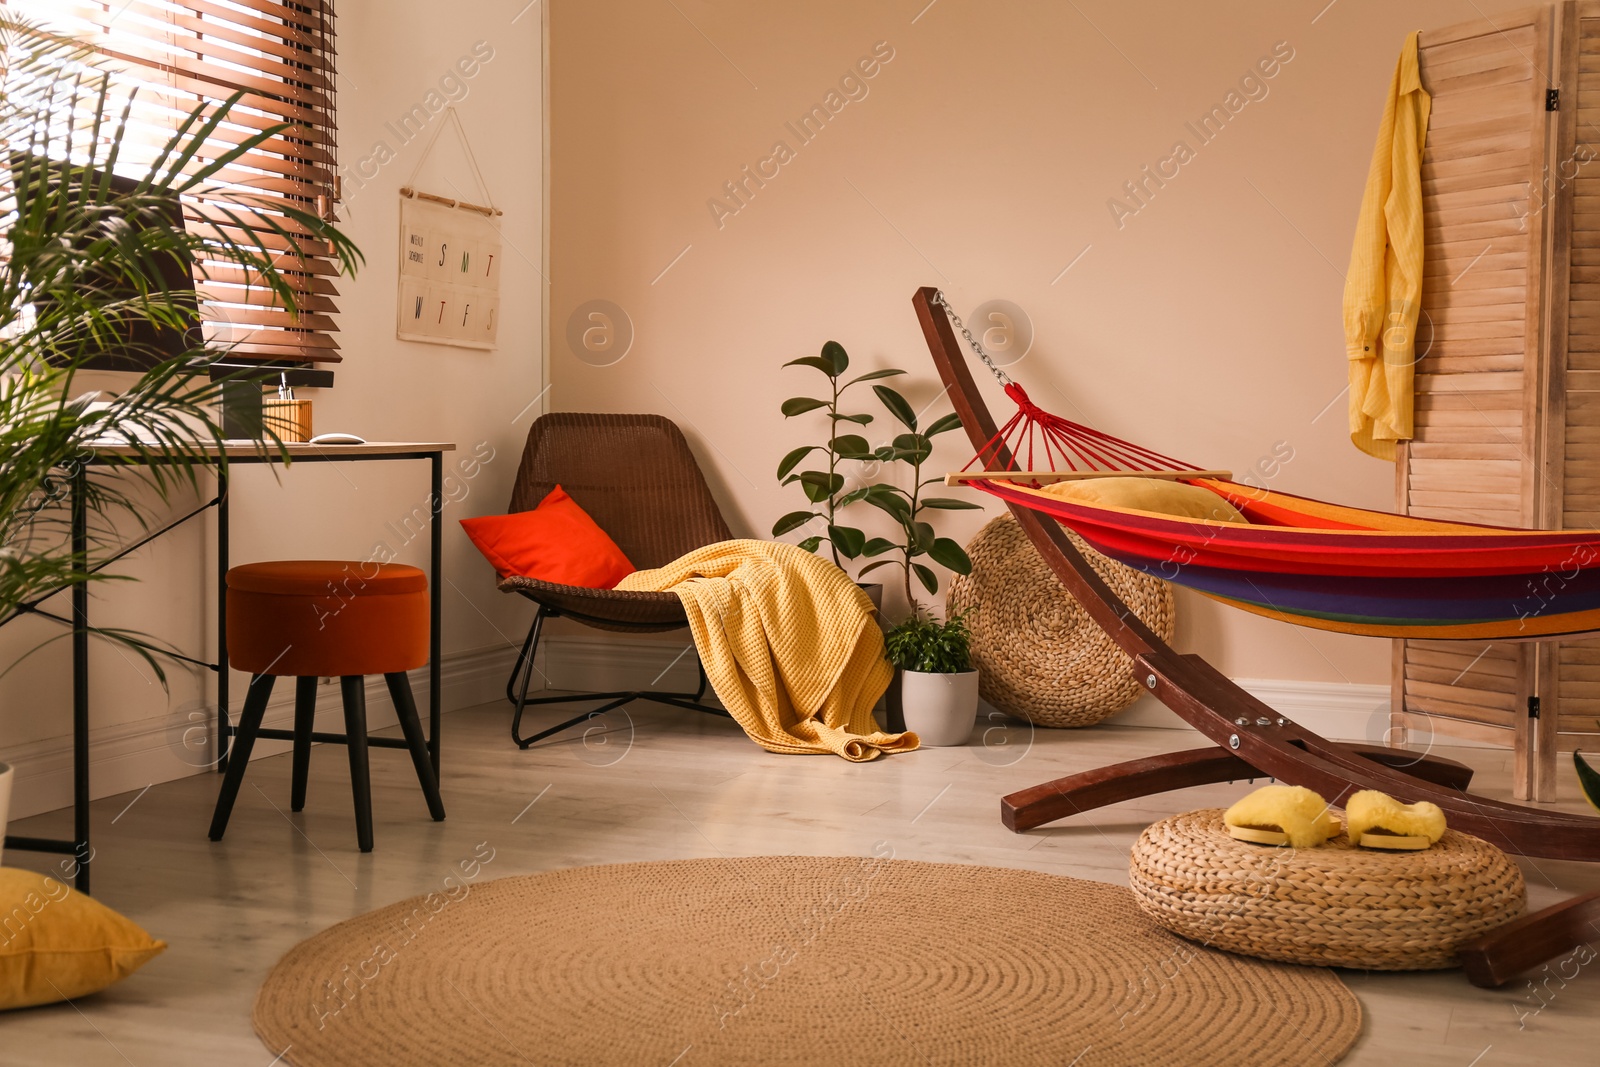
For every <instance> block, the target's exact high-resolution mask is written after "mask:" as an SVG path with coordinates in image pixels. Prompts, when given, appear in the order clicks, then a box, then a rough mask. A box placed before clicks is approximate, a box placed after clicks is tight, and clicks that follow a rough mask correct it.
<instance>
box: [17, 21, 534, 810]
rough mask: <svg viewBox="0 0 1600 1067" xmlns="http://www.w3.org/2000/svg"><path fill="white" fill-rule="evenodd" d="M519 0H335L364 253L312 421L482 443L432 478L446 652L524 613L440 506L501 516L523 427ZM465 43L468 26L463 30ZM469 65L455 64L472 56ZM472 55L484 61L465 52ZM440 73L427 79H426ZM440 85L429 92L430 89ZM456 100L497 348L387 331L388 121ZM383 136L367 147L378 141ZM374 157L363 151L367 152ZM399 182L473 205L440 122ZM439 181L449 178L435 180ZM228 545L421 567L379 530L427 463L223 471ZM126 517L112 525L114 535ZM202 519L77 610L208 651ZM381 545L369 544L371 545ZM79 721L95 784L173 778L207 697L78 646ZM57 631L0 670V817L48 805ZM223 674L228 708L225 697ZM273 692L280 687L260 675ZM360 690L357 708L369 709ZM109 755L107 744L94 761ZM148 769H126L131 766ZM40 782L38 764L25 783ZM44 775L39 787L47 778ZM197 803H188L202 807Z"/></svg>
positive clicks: (418, 488) (526, 124) (528, 199)
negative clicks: (486, 220)
mask: <svg viewBox="0 0 1600 1067" xmlns="http://www.w3.org/2000/svg"><path fill="white" fill-rule="evenodd" d="M519 6H520V5H513V4H510V3H505V2H501V0H457V2H454V3H452V4H450V5H449V6H448V17H441V6H440V5H438V4H436V3H433V2H431V0H343V2H341V3H340V5H339V15H340V18H339V26H338V29H339V53H340V55H339V63H340V81H339V130H340V141H341V161H342V164H343V170H344V173H345V194H346V202H345V204H344V206H343V209H342V211H341V218H342V219H343V220H344V222H343V225H344V228H345V230H346V232H347V233H349V234H350V235H351V236H352V237H353V238H354V239H355V240H356V242H357V243H358V244H359V245H360V246H361V248H362V250H363V251H364V252H365V254H366V267H365V269H364V270H363V271H362V272H361V273H360V275H359V276H358V277H356V278H354V279H349V280H346V281H344V282H341V283H340V290H341V294H342V295H341V298H340V300H339V304H340V308H341V311H342V314H341V315H340V319H339V322H340V327H341V331H342V332H341V334H340V344H341V346H342V349H343V354H344V360H345V361H344V362H343V363H342V364H340V365H339V366H338V367H337V368H336V376H337V380H336V385H335V387H334V388H333V389H332V390H324V391H311V392H306V393H303V394H302V395H306V396H311V397H313V398H314V413H315V422H316V428H317V429H318V430H319V431H326V430H348V431H351V432H354V433H358V434H361V435H362V436H364V437H367V438H369V439H372V440H383V439H389V440H394V439H410V440H444V441H454V442H456V443H457V444H458V445H459V446H460V448H461V451H460V452H458V453H457V454H456V456H455V457H452V458H451V459H450V460H449V461H448V462H447V464H446V472H447V475H449V474H451V472H452V471H453V470H454V467H455V463H456V461H457V459H460V458H464V457H465V456H466V455H468V454H470V453H472V452H474V450H475V449H476V450H477V451H478V454H479V456H480V457H482V456H484V455H488V454H491V453H492V455H493V457H494V458H493V459H492V460H491V461H490V462H488V463H487V464H486V465H484V466H483V468H482V470H481V472H479V473H478V474H477V476H476V477H474V478H471V479H459V480H457V481H454V482H452V481H447V483H446V497H447V500H448V503H447V507H446V513H445V524H446V525H445V574H446V577H447V579H448V583H449V584H447V585H446V586H445V589H444V592H445V596H444V627H443V639H444V648H445V652H446V658H447V660H449V659H450V658H451V657H452V656H455V657H459V656H460V655H461V654H464V653H472V652H476V651H480V650H489V649H505V648H506V647H507V646H508V645H509V635H512V634H516V636H517V637H519V638H520V636H521V634H520V632H519V629H520V627H521V626H525V625H526V616H527V612H526V610H525V609H523V608H521V607H520V606H519V605H517V604H513V603H510V602H509V598H506V597H504V596H502V595H501V594H499V593H498V592H496V590H495V588H494V583H493V581H492V577H493V576H492V572H490V571H489V569H488V567H487V566H485V565H484V563H483V562H482V560H481V558H480V557H479V556H478V554H477V552H476V551H475V550H474V549H473V548H472V546H471V544H470V543H469V542H468V541H467V540H466V538H465V537H464V536H463V535H462V533H461V530H460V528H459V527H458V526H457V525H456V522H455V519H456V518H458V517H461V516H463V515H467V514H483V513H485V512H495V511H502V510H504V507H505V501H506V499H507V498H508V496H509V493H510V484H511V476H512V473H513V471H514V470H515V466H516V462H517V457H518V455H519V453H520V449H521V443H522V438H523V437H524V435H525V434H526V432H527V426H528V423H529V422H530V421H531V420H532V419H533V418H534V417H536V416H537V415H538V413H539V410H540V409H539V407H538V405H537V404H534V405H533V406H532V407H529V405H530V404H531V403H532V402H533V401H534V400H535V398H536V397H538V396H539V394H540V392H541V389H542V384H541V383H542V376H543V375H542V338H543V336H544V325H543V322H542V314H541V298H542V284H541V273H542V266H541V255H542V253H541V249H542V240H543V238H542V213H543V192H542V179H541V168H542V149H543V144H542V138H543V132H542V124H543V120H542V94H543V58H542V57H543V52H542V47H543V46H542V32H541V20H542V14H541V11H540V9H539V8H538V7H537V6H535V7H533V8H532V10H531V11H530V12H529V13H528V14H526V15H524V16H523V17H522V18H520V19H518V20H517V21H516V22H515V23H514V24H513V22H512V19H513V17H515V16H516V15H517V14H518V11H517V8H518V7H519ZM479 42H483V44H482V45H480V44H479ZM475 45H476V46H478V52H477V55H476V57H475V58H476V59H477V60H478V61H477V62H476V64H474V63H471V62H469V63H468V64H467V67H468V68H469V69H473V68H475V73H474V74H473V76H471V77H463V76H461V74H460V72H459V71H458V70H457V69H456V64H457V62H458V60H460V59H462V58H463V57H468V58H469V59H471V58H474V47H475ZM485 47H487V48H488V49H490V50H492V53H493V55H492V58H489V59H487V60H486V61H485V60H483V59H482V57H483V55H484V54H485V53H484V51H483V49H484V48H485ZM441 83H443V84H441ZM430 92H434V93H437V94H438V97H437V98H436V99H435V100H430V99H429V93H430ZM449 98H454V99H455V100H456V107H457V109H458V111H459V113H460V117H461V119H462V122H463V123H464V124H465V127H466V129H467V132H468V133H469V135H470V136H471V138H472V142H473V145H474V148H475V149H476V153H477V158H478V162H479V164H480V166H481V167H482V169H483V172H484V174H485V176H486V178H487V181H488V183H489V185H490V189H491V191H492V193H493V195H494V198H495V202H496V203H497V204H498V205H499V206H500V207H502V208H503V209H504V210H505V215H504V217H503V218H502V219H501V220H500V224H501V227H502V235H503V237H504V240H505V246H506V248H505V254H506V257H507V258H506V260H505V261H504V262H505V273H504V275H503V278H502V299H503V308H504V310H503V313H502V325H501V327H500V334H499V337H500V344H499V347H498V348H497V349H496V350H494V351H492V352H481V351H473V350H469V349H463V348H448V347H442V346H436V345H424V344H417V343H412V342H405V341H398V340H396V339H395V336H394V333H395V325H394V324H395V318H394V316H395V310H394V309H395V292H396V280H395V279H396V263H397V252H396V249H397V246H398V240H397V236H398V228H399V221H398V207H397V205H398V202H399V198H398V195H397V190H398V189H399V187H400V186H401V185H402V184H404V183H405V181H406V180H407V178H408V177H409V176H410V175H411V173H412V171H413V168H414V167H415V166H416V164H417V160H418V158H419V157H420V156H421V154H422V145H423V143H424V141H425V138H426V136H427V135H428V134H430V133H431V132H432V130H433V129H434V128H435V126H436V125H437V124H438V123H439V122H441V121H442V119H443V114H442V112H441V113H440V114H438V115H437V116H435V117H433V118H432V119H431V120H430V123H429V125H428V127H427V129H426V132H425V133H424V135H423V137H419V138H414V139H413V140H411V142H410V143H409V144H403V143H402V142H401V140H400V139H399V138H398V137H396V135H395V133H394V131H393V130H392V129H390V128H388V127H387V126H386V123H393V122H395V121H396V120H398V119H399V118H400V117H401V116H402V115H403V114H405V113H406V112H408V111H410V110H411V108H412V105H413V104H422V105H424V107H431V106H434V105H436V104H438V103H442V102H446V101H447V100H448V99H449ZM379 142H383V144H384V146H386V148H387V149H388V151H387V152H385V151H382V150H380V149H379V147H378V145H379ZM391 154H392V159H390V161H389V162H387V163H383V164H382V165H379V161H380V160H383V159H388V158H389V157H390V155H391ZM417 184H418V185H419V186H420V187H422V188H424V189H428V190H430V191H435V192H440V193H444V194H447V195H459V196H461V197H462V198H465V199H468V200H473V201H481V196H480V194H478V192H477V191H476V188H475V186H474V185H473V183H472V179H471V176H470V172H469V170H468V168H467V166H466V163H465V161H464V157H463V156H462V155H461V150H460V148H459V146H458V143H457V142H456V140H455V138H454V134H453V132H451V131H449V130H446V132H445V133H444V134H443V135H442V136H441V139H440V141H439V143H438V147H437V148H436V149H435V150H434V152H433V154H432V156H431V157H430V160H429V162H428V165H427V167H426V168H425V169H424V170H423V172H422V173H421V174H420V175H419V176H418V178H417ZM455 189H459V190H460V192H459V194H452V190H455ZM234 484H235V491H234V507H233V528H234V535H233V553H234V560H235V561H236V562H244V561H248V560H255V559H267V558H283V557H297V556H298V557H308V558H316V557H335V558H355V559H366V558H371V557H372V556H373V554H374V552H375V549H376V548H377V546H378V545H379V544H380V543H383V544H386V545H389V546H391V547H393V548H394V549H396V550H398V551H399V556H398V558H399V559H400V560H402V561H404V562H411V563H416V564H419V565H423V566H425V565H426V561H427V538H426V534H422V535H420V536H415V535H413V537H412V540H411V541H410V543H409V544H407V543H405V541H406V535H405V534H403V533H399V532H397V530H399V529H402V528H404V526H405V520H406V519H407V517H409V516H411V515H412V514H413V512H414V510H417V509H420V510H419V511H418V514H421V515H425V514H426V510H427V494H428V471H427V466H426V464H423V463H403V464H402V463H394V464H356V465H343V464H341V465H337V466H335V465H322V466H309V465H307V466H302V467H299V468H295V469H292V470H290V471H287V472H284V471H278V472H277V473H276V475H275V474H274V473H273V472H271V471H268V470H265V469H261V468H252V469H249V470H240V471H238V472H237V473H236V477H235V483H234ZM192 506H193V501H192V500H190V499H179V500H174V501H173V502H172V503H170V504H169V505H165V506H161V505H153V509H154V510H155V511H156V514H155V515H153V516H152V518H153V520H159V519H160V518H161V516H162V515H166V514H172V515H175V514H180V513H181V512H182V511H183V510H186V509H187V508H188V507H192ZM132 532H133V531H132V529H131V528H130V530H129V533H130V534H131V533H132ZM213 537H214V535H213V531H212V528H211V527H210V525H209V523H208V524H207V525H206V526H205V527H201V526H198V525H196V526H192V527H190V528H189V529H187V530H184V531H181V532H179V533H176V534H174V535H172V536H169V537H167V538H164V539H163V540H161V541H159V542H157V543H155V544H153V545H152V546H150V547H149V548H147V549H145V550H143V551H141V552H140V553H139V554H138V555H137V556H136V557H134V558H133V559H132V560H130V561H129V563H128V564H127V566H126V567H125V572H126V573H130V574H133V575H136V576H137V577H139V578H141V579H142V581H141V582H140V583H139V584H137V585H119V586H114V587H113V586H101V587H99V588H98V590H97V591H96V595H95V601H94V604H93V607H92V609H91V610H92V612H93V618H94V621H95V622H96V623H99V624H104V625H123V626H131V627H136V628H139V629H142V630H145V631H147V632H149V633H151V634H154V635H155V636H157V637H158V638H161V639H164V640H167V641H170V642H172V643H173V644H175V645H177V646H179V647H180V648H183V649H186V650H189V651H191V652H192V651H193V650H195V649H196V648H201V647H206V642H207V641H208V638H209V634H210V632H211V630H210V628H211V626H212V625H213V619H214V615H213V612H212V608H211V605H212V599H211V597H212V593H211V590H212V588H213V585H212V577H211V572H210V559H211V555H210V553H211V546H212V545H213V544H214V540H213ZM380 558H381V557H380ZM54 635H55V631H53V630H51V629H50V628H49V627H48V626H46V625H44V624H37V623H33V622H30V621H26V620H25V621H23V622H20V623H18V624H16V626H14V627H13V628H11V629H10V630H9V631H6V632H4V633H0V658H3V661H4V662H6V663H9V662H10V661H11V659H12V658H13V657H14V656H15V655H16V654H17V653H19V652H20V651H21V650H22V649H24V648H27V647H29V646H30V645H32V644H33V643H35V642H37V641H39V640H42V639H44V638H47V637H51V636H54ZM91 659H92V665H93V672H92V698H93V707H92V721H93V725H94V729H95V733H96V737H97V738H98V739H100V740H102V741H103V742H104V744H102V745H101V746H100V747H98V748H97V750H96V770H95V778H96V792H97V793H102V792H105V791H107V790H113V791H114V790H116V789H127V788H130V785H131V786H132V787H133V788H138V787H140V786H142V785H144V784H145V783H146V782H148V781H150V780H151V777H154V776H158V775H160V776H170V775H171V774H173V773H181V772H182V770H183V768H184V760H185V759H203V754H190V755H188V756H180V755H175V754H174V752H173V749H174V747H175V746H181V743H182V741H183V738H184V734H185V732H186V730H189V729H190V728H191V727H192V726H193V725H194V723H192V722H190V720H189V715H190V714H191V713H193V714H194V715H195V716H196V719H195V721H196V722H204V721H205V716H204V715H203V713H201V711H200V709H201V708H203V707H205V706H206V705H207V694H209V693H210V692H211V690H210V686H209V683H208V681H207V679H203V678H201V677H199V676H198V675H197V674H195V673H194V672H191V671H189V670H187V669H185V668H182V667H169V668H168V669H169V676H170V680H171V688H170V692H168V691H163V689H162V687H161V686H160V685H158V684H156V683H155V682H154V681H153V679H152V677H151V675H150V672H149V670H148V668H146V667H144V666H143V665H141V664H140V663H139V661H138V660H137V658H136V657H133V656H131V655H130V654H127V653H126V652H123V651H120V650H117V649H115V648H112V647H110V646H105V645H100V644H96V645H95V647H94V649H93V652H92V657H91ZM69 662H70V661H69V658H68V655H67V647H66V644H65V642H58V643H57V644H55V645H53V646H51V647H50V648H48V649H46V650H45V651H44V652H42V653H40V654H38V655H36V656H33V657H31V658H29V659H27V660H26V661H24V662H23V664H22V665H21V666H20V667H18V668H17V669H16V670H14V671H13V672H12V673H11V674H9V675H8V676H6V677H5V678H4V679H3V680H0V709H3V713H0V760H5V759H10V760H14V761H17V762H18V763H19V783H18V788H19V794H21V795H19V798H18V805H17V808H18V810H17V811H16V812H15V813H16V814H23V813H26V812H27V811H31V810H35V809H37V808H38V807H39V806H40V805H41V804H45V803H48V802H50V800H52V799H54V800H55V801H56V802H58V803H59V802H61V798H60V787H61V786H62V784H63V783H64V781H65V779H63V778H62V776H61V775H60V773H58V772H59V771H60V770H61V769H62V764H61V759H60V757H61V753H62V752H63V746H64V745H65V743H66V738H67V736H68V731H69V724H70V718H69V708H70V703H69V698H68V689H67V684H66V683H67V679H68V677H69V675H68V670H69ZM245 681H246V679H245V677H244V676H243V675H239V674H237V673H236V674H235V675H234V689H233V692H234V703H235V708H236V709H237V705H238V701H239V699H240V698H241V697H242V695H243V685H244V682H245ZM279 696H280V697H285V696H292V688H289V687H285V686H280V694H279ZM386 705H387V701H384V702H383V706H381V707H379V706H375V707H374V709H373V711H374V715H375V718H381V717H382V715H384V714H386V712H387V708H386ZM111 753H115V756H114V757H113V756H112V755H111ZM141 774H144V775H149V776H151V777H145V778H142V779H141V778H137V776H138V775H141ZM41 776H46V777H49V782H48V783H43V782H42V780H41ZM46 784H48V788H46V787H45V786H46ZM202 815H203V813H201V815H197V818H199V817H201V816H202Z"/></svg>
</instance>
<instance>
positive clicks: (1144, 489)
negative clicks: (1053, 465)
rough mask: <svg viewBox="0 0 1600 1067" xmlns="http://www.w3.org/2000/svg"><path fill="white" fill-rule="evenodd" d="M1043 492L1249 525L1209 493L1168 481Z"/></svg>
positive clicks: (1087, 484) (1090, 481) (1113, 482)
mask: <svg viewBox="0 0 1600 1067" xmlns="http://www.w3.org/2000/svg"><path fill="white" fill-rule="evenodd" d="M1044 492H1046V493H1049V494H1050V495H1051V496H1058V497H1060V498H1061V499H1063V500H1075V501H1077V502H1079V503H1082V504H1103V505H1105V506H1107V507H1113V508H1132V509H1133V510H1135V511H1154V512H1156V513H1157V514H1160V515H1175V516H1177V517H1178V518H1182V519H1211V520H1212V521H1213V522H1237V523H1243V524H1245V525H1247V526H1248V525H1249V524H1250V520H1249V519H1247V518H1245V517H1244V516H1243V515H1242V514H1240V512H1239V509H1238V508H1236V507H1234V506H1233V505H1232V504H1230V503H1228V502H1227V501H1226V500H1225V499H1223V498H1222V497H1221V496H1218V495H1217V494H1216V493H1213V492H1212V491H1211V490H1209V489H1205V488H1202V487H1200V486H1198V485H1185V484H1184V483H1183V482H1175V481H1173V480H1172V479H1170V478H1078V479H1074V480H1073V481H1069V482H1056V483H1054V484H1052V485H1047V486H1044Z"/></svg>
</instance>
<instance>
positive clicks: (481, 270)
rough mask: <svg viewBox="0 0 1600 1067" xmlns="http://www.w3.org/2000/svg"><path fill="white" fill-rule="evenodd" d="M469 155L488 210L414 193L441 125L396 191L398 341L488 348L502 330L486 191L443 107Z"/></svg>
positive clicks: (496, 249)
mask: <svg viewBox="0 0 1600 1067" xmlns="http://www.w3.org/2000/svg"><path fill="white" fill-rule="evenodd" d="M448 120H449V121H452V122H454V123H455V126H456V132H457V133H458V134H460V136H461V145H462V147H463V148H464V149H466V155H467V162H468V163H470V164H471V165H472V173H473V175H474V177H475V178H476V179H477V182H478V187H479V188H480V189H481V190H482V191H483V197H484V199H485V200H486V201H488V204H487V205H484V204H472V203H468V202H467V201H465V200H458V199H456V198H454V197H449V196H439V195H437V194H435V193H425V192H422V191H420V190H418V189H416V188H414V182H415V181H416V176H417V173H418V171H420V170H421V169H422V165H423V164H424V163H425V162H427V159H428V155H429V153H431V152H432V151H433V145H434V142H435V141H437V140H438V138H439V134H440V133H441V132H442V131H443V130H444V126H445V123H442V122H441V123H440V124H439V126H438V128H437V129H436V130H435V131H434V135H433V138H432V139H431V140H429V141H428V145H427V147H426V148H424V149H423V152H422V158H420V159H418V160H417V166H416V169H415V170H413V171H412V172H411V179H410V180H409V181H407V183H406V185H405V187H404V188H402V189H401V190H400V298H399V307H398V309H397V311H398V315H397V319H396V326H395V335H396V336H397V337H399V338H400V339H401V340H405V341H427V342H431V343H432V344H439V345H458V346H460V347H463V348H493V347H495V337H496V332H497V331H498V330H499V328H500V321H499V320H500V263H501V245H500V234H499V231H498V229H497V228H496V227H495V225H494V219H495V218H496V217H498V216H500V215H502V214H504V212H502V211H501V210H500V209H499V208H496V207H495V206H494V199H493V197H491V196H490V195H489V187H488V185H487V184H486V183H485V182H484V180H483V173H482V172H481V171H479V170H478V161H477V160H476V159H475V158H474V157H473V154H472V145H471V144H470V143H469V142H468V141H467V133H466V130H464V129H462V127H461V120H460V118H458V117H457V116H456V111H455V108H449V109H448Z"/></svg>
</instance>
